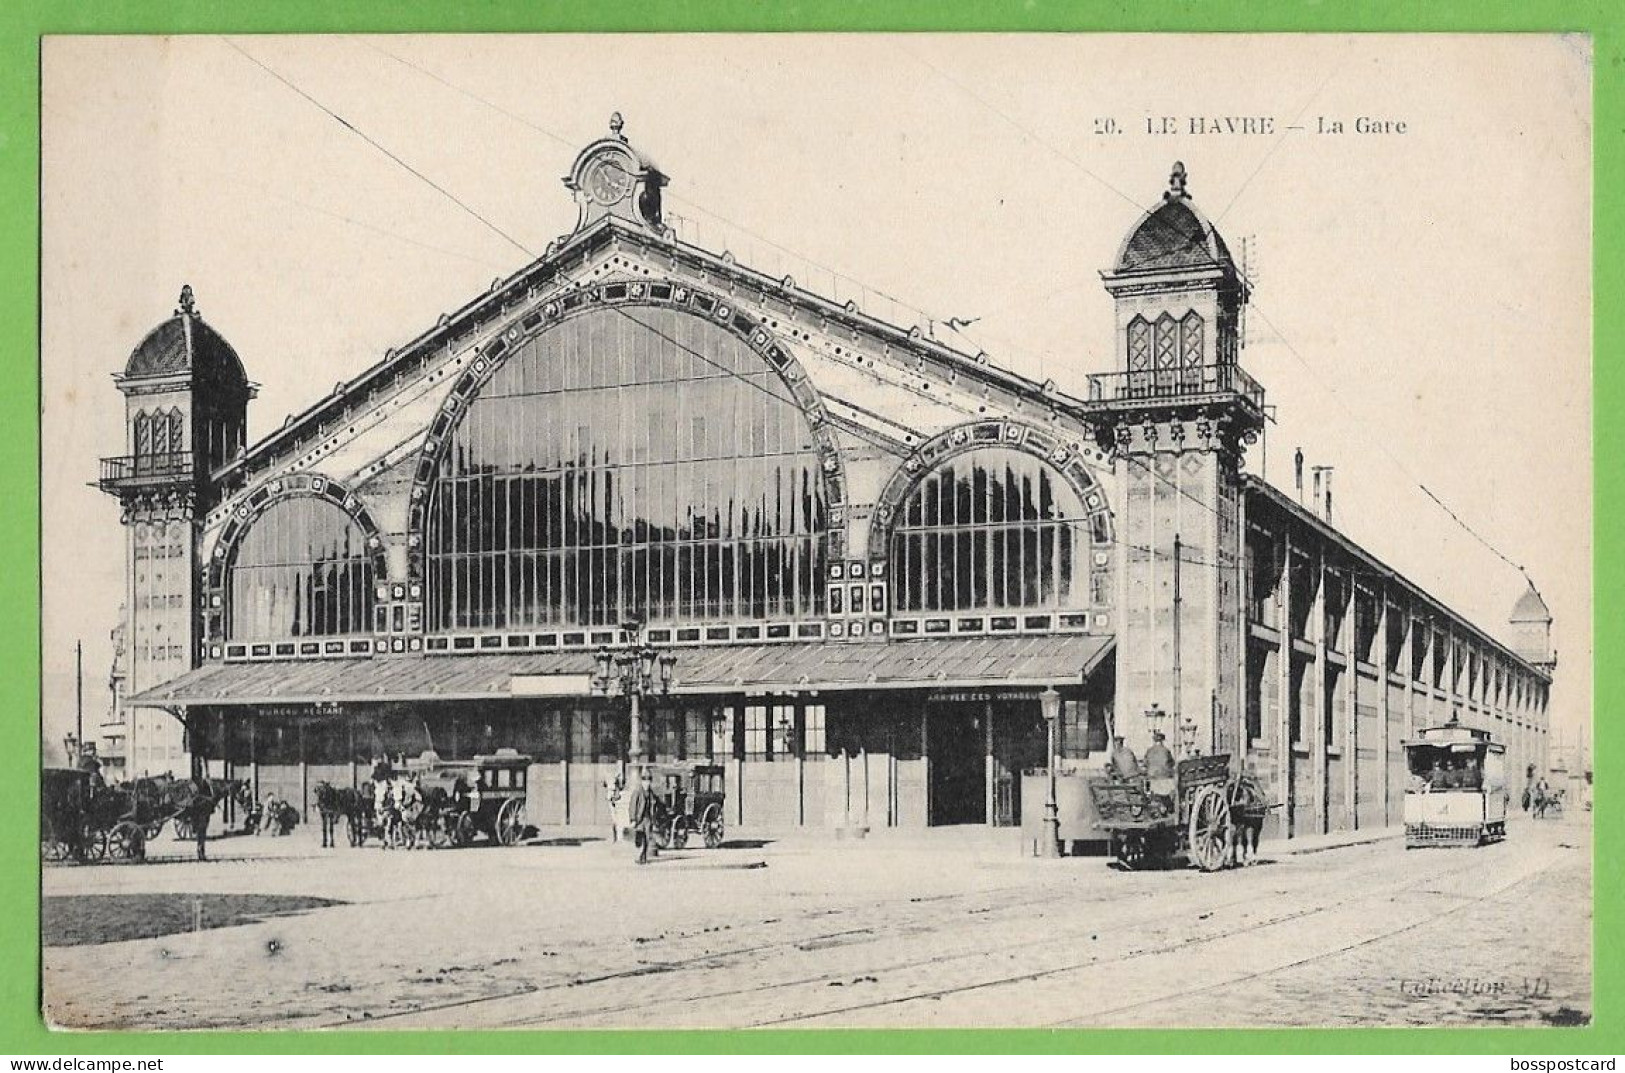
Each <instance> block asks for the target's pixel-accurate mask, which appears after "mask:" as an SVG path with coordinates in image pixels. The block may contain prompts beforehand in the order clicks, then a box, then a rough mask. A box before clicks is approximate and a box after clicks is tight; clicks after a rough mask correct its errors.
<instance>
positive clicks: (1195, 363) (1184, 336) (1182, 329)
mask: <svg viewBox="0 0 1625 1073" xmlns="http://www.w3.org/2000/svg"><path fill="white" fill-rule="evenodd" d="M1203 328H1204V325H1203V323H1202V315H1201V314H1200V313H1198V312H1197V311H1196V310H1194V309H1193V310H1191V311H1190V312H1189V313H1186V314H1185V316H1184V319H1182V320H1181V321H1180V322H1179V382H1180V387H1181V388H1183V389H1184V390H1185V391H1187V392H1194V391H1201V390H1202V364H1203V362H1202V355H1203V350H1204V348H1203V338H1202V336H1203Z"/></svg>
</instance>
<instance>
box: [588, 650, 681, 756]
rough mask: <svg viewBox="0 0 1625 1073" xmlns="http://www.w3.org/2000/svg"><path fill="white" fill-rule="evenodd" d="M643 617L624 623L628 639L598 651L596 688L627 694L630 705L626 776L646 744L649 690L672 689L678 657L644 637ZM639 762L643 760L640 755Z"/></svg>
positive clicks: (596, 656) (606, 691)
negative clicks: (645, 710) (630, 763)
mask: <svg viewBox="0 0 1625 1073" xmlns="http://www.w3.org/2000/svg"><path fill="white" fill-rule="evenodd" d="M643 627H644V623H643V620H642V619H630V620H628V621H627V622H626V623H624V624H623V625H622V627H621V629H622V630H624V631H625V633H626V635H627V640H626V641H625V642H624V643H623V644H621V645H618V646H615V647H613V648H612V647H610V646H608V645H605V646H603V647H601V648H599V649H598V651H597V652H596V653H595V654H594V657H593V658H594V662H596V663H597V665H598V673H597V674H596V675H594V676H593V688H594V689H596V690H597V691H598V692H600V693H602V694H603V695H604V696H606V697H613V696H617V695H619V696H625V697H626V698H627V702H628V707H629V709H630V721H629V725H628V734H627V738H628V741H627V747H626V754H625V755H623V756H622V758H621V776H622V780H623V781H624V780H625V776H626V766H627V761H628V759H629V758H630V757H631V756H632V754H633V753H634V751H641V749H642V746H643V722H642V715H643V713H642V702H643V698H644V696H645V695H647V694H651V693H655V692H657V691H658V692H660V693H662V694H665V693H669V692H671V682H672V668H673V666H674V665H675V664H676V662H677V657H676V656H675V655H673V654H672V653H670V652H661V651H659V650H658V649H656V648H655V647H654V646H653V645H651V644H649V643H648V642H647V641H646V640H644V636H643ZM638 762H639V763H640V764H641V763H642V758H641V757H639V760H638Z"/></svg>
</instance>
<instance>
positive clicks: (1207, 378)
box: [1089, 364, 1264, 412]
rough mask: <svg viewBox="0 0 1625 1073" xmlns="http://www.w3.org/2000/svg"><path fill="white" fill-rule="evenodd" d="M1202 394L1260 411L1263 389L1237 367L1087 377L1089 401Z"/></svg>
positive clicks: (1166, 370) (1127, 400)
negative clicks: (1229, 397) (1228, 397)
mask: <svg viewBox="0 0 1625 1073" xmlns="http://www.w3.org/2000/svg"><path fill="white" fill-rule="evenodd" d="M1203 395H1240V396H1242V398H1244V399H1246V400H1247V401H1248V402H1250V403H1252V405H1253V407H1254V408H1255V409H1257V410H1259V411H1260V412H1262V410H1263V408H1264V389H1263V387H1262V386H1260V385H1259V383H1258V381H1256V380H1254V379H1253V378H1252V377H1250V376H1248V375H1247V374H1246V373H1244V372H1242V371H1241V368H1240V367H1239V366H1236V365H1231V364H1224V365H1194V366H1184V367H1175V368H1168V369H1145V370H1140V371H1135V372H1124V373H1094V374H1092V375H1091V376H1090V377H1089V401H1090V402H1139V401H1144V402H1157V401H1160V400H1163V399H1183V398H1195V397H1197V396H1203Z"/></svg>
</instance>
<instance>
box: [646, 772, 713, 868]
mask: <svg viewBox="0 0 1625 1073" xmlns="http://www.w3.org/2000/svg"><path fill="white" fill-rule="evenodd" d="M724 770H725V769H724V768H723V767H722V765H720V764H706V763H701V762H689V763H680V764H660V765H656V766H654V767H652V768H651V769H650V776H651V777H650V780H649V781H650V783H651V785H652V786H653V787H654V793H655V800H656V802H657V804H656V815H657V817H658V820H657V823H656V825H655V827H656V831H655V845H657V846H659V847H660V848H661V849H666V848H668V847H670V848H672V849H682V848H683V847H684V846H686V845H688V840H689V838H690V837H692V836H698V837H700V838H702V839H703V840H704V841H705V846H706V848H707V849H716V848H717V847H718V846H720V845H722V840H723V837H724V832H725V827H724V824H723V819H722V814H723V805H724V804H725V803H726V801H727V776H726V775H725V774H724Z"/></svg>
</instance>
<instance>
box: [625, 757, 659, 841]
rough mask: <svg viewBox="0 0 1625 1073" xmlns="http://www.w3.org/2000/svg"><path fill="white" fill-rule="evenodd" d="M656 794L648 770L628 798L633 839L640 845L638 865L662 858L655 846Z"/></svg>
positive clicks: (641, 773)
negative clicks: (655, 858)
mask: <svg viewBox="0 0 1625 1073" xmlns="http://www.w3.org/2000/svg"><path fill="white" fill-rule="evenodd" d="M655 807H656V806H655V793H654V786H653V785H652V784H651V783H650V780H649V772H648V769H644V770H642V771H640V772H639V773H638V781H637V782H636V783H634V784H633V786H632V792H631V793H630V794H629V795H628V797H627V812H628V814H629V815H630V816H631V819H632V832H633V834H632V838H633V840H634V841H635V842H637V845H638V863H639V864H648V863H649V858H650V857H651V856H655V857H658V856H660V850H659V848H658V847H656V846H655V844H654V841H655Z"/></svg>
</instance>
